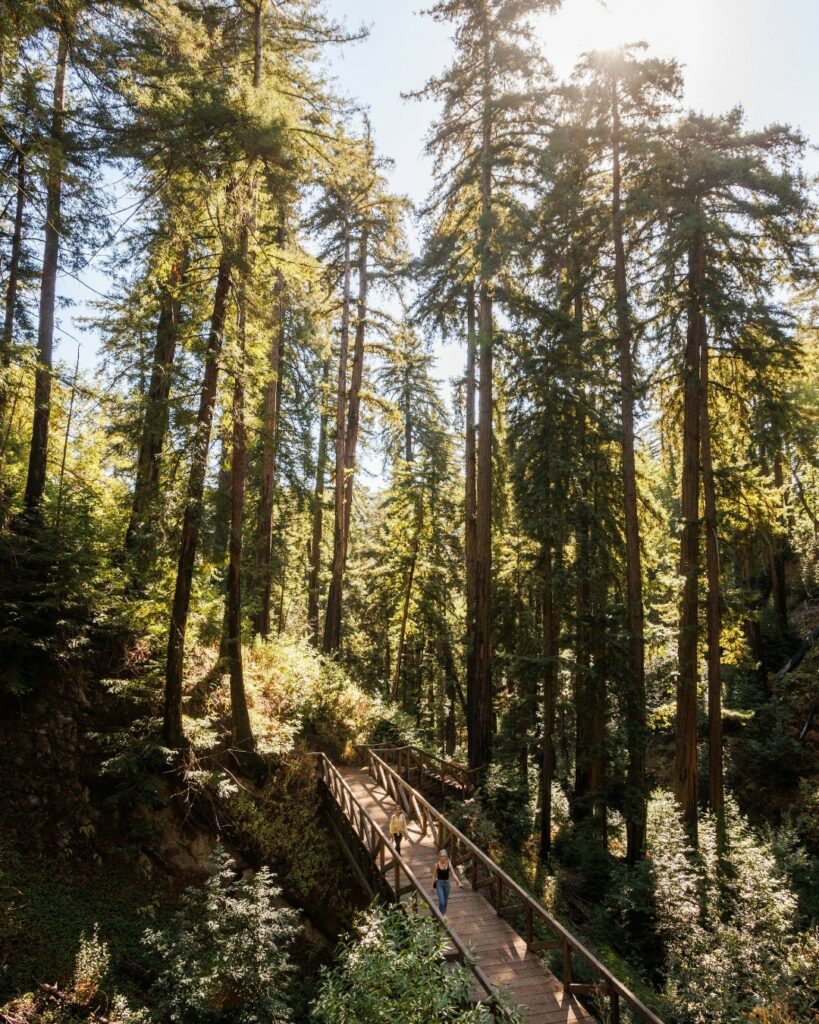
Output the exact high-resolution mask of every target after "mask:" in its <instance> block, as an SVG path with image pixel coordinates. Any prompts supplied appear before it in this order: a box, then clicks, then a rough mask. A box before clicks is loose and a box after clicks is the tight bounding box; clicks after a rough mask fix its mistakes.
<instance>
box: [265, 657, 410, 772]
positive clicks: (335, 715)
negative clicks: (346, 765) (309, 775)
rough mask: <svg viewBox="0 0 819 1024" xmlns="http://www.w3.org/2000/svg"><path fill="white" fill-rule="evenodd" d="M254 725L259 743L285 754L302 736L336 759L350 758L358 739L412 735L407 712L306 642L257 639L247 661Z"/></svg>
mask: <svg viewBox="0 0 819 1024" xmlns="http://www.w3.org/2000/svg"><path fill="white" fill-rule="evenodd" d="M246 684H247V689H248V698H249V703H250V705H251V716H252V719H253V731H254V734H255V736H256V738H257V741H258V744H259V749H260V750H261V751H262V752H264V753H271V754H274V755H278V756H280V757H282V756H285V755H286V754H289V753H290V752H291V751H292V750H293V749H294V748H295V746H296V742H297V740H298V739H299V738H301V739H302V741H303V742H304V743H305V744H306V745H307V747H308V749H314V750H323V751H324V752H325V753H326V754H327V755H328V756H329V757H331V758H332V759H333V760H349V759H350V758H351V757H353V756H354V754H355V745H356V744H357V743H364V742H367V741H376V740H377V739H381V738H382V737H383V738H386V739H393V738H396V739H398V738H400V739H405V740H406V739H409V738H410V736H411V734H412V732H413V729H412V724H411V721H410V719H409V717H408V716H407V715H405V714H404V713H403V712H401V711H399V710H398V709H397V708H395V707H394V706H391V705H388V704H386V703H385V702H384V701H383V700H382V699H381V698H380V697H378V696H376V695H374V694H370V693H367V692H366V691H364V690H363V689H361V687H360V686H357V685H356V684H355V683H354V682H352V680H351V679H350V677H349V676H348V675H347V674H346V672H345V670H344V669H343V668H342V666H341V665H339V664H338V663H337V662H335V661H330V660H326V659H324V658H321V657H319V656H318V655H317V654H316V652H315V651H314V650H313V649H312V647H310V646H309V645H308V644H307V643H294V642H292V641H291V642H288V641H285V640H277V641H272V642H267V643H262V642H257V643H256V644H254V646H253V647H252V648H251V650H250V652H249V657H248V659H247V665H246Z"/></svg>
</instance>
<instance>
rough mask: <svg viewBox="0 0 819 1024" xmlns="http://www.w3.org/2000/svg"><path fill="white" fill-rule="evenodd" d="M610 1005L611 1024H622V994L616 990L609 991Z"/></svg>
mask: <svg viewBox="0 0 819 1024" xmlns="http://www.w3.org/2000/svg"><path fill="white" fill-rule="evenodd" d="M609 1005H610V1006H611V1013H610V1014H609V1024H620V993H619V992H618V991H617V989H616V988H611V989H609Z"/></svg>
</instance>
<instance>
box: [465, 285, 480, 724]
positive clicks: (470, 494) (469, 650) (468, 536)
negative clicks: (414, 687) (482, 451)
mask: <svg viewBox="0 0 819 1024" xmlns="http://www.w3.org/2000/svg"><path fill="white" fill-rule="evenodd" d="M476 349H477V338H476V330H475V284H474V282H473V281H469V282H468V284H467V286H466V416H465V424H466V438H465V444H464V449H465V470H464V478H465V486H466V494H465V499H464V513H465V520H466V522H465V528H464V558H465V563H466V701H467V721H468V722H469V723H472V722H473V721H474V715H475V709H474V706H473V705H474V701H475V662H476V653H477V652H476V636H475V602H476V587H475V547H476V536H475V531H476V502H477V493H476V487H475V480H476V462H475V391H476V384H475V361H476V359H475V357H476ZM471 729H472V726H471V724H470V731H471Z"/></svg>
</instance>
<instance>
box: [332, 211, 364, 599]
mask: <svg viewBox="0 0 819 1024" xmlns="http://www.w3.org/2000/svg"><path fill="white" fill-rule="evenodd" d="M368 247H369V235H368V232H367V229H366V227H365V228H364V229H363V230H362V232H361V240H360V242H359V250H358V302H357V309H356V325H355V341H354V343H353V367H352V372H351V374H350V397H349V400H348V403H347V430H346V433H345V436H344V567H345V568H346V565H347V548H348V545H349V541H350V517H351V515H352V508H353V483H354V481H355V464H356V450H357V448H358V431H359V425H360V421H361V384H362V381H363V379H364V336H365V332H366V327H367V286H368V277H367V255H368ZM342 583H343V570H342ZM340 596H341V588H339V600H340Z"/></svg>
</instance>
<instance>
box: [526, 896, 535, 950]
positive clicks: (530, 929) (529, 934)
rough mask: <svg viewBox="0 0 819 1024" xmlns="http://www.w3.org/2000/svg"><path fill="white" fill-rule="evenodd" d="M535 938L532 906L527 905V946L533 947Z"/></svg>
mask: <svg viewBox="0 0 819 1024" xmlns="http://www.w3.org/2000/svg"><path fill="white" fill-rule="evenodd" d="M533 936H534V925H533V923H532V904H531V903H527V904H526V945H527V946H531V945H532V938H533Z"/></svg>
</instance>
